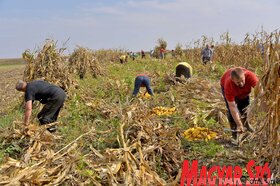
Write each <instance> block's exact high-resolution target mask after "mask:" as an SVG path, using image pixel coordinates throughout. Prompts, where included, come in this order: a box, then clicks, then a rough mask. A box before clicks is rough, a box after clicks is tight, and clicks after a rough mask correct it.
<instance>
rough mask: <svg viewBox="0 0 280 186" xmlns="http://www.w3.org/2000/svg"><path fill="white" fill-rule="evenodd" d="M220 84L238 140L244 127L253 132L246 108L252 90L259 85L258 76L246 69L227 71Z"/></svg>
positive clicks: (229, 118)
mask: <svg viewBox="0 0 280 186" xmlns="http://www.w3.org/2000/svg"><path fill="white" fill-rule="evenodd" d="M220 83H221V88H222V94H223V97H224V99H225V102H226V107H227V109H228V121H229V124H230V127H231V129H232V130H233V132H232V137H233V139H236V138H237V131H239V132H243V131H244V128H243V127H245V128H246V129H247V130H248V131H250V132H253V131H254V129H253V128H252V127H251V126H250V124H249V123H248V121H247V113H246V107H247V106H248V105H249V104H250V97H249V94H250V93H251V89H252V88H254V87H255V86H256V85H257V83H258V78H257V76H256V75H255V74H254V73H253V72H251V71H249V70H247V69H245V68H240V67H237V68H232V69H229V70H227V71H226V72H225V73H224V75H223V76H222V78H221V81H220Z"/></svg>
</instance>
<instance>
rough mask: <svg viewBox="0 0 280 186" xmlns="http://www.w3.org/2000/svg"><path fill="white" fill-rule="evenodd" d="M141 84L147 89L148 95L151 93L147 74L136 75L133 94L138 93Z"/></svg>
mask: <svg viewBox="0 0 280 186" xmlns="http://www.w3.org/2000/svg"><path fill="white" fill-rule="evenodd" d="M141 85H144V86H145V87H146V89H147V92H148V93H149V94H150V95H153V90H152V89H151V86H150V79H149V78H148V77H147V76H137V77H136V78H135V82H134V90H133V93H132V94H133V95H134V96H136V95H137V94H138V93H139V90H140V87H141Z"/></svg>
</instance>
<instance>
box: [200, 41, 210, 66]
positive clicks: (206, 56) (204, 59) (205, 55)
mask: <svg viewBox="0 0 280 186" xmlns="http://www.w3.org/2000/svg"><path fill="white" fill-rule="evenodd" d="M201 56H202V62H203V63H204V64H206V63H208V62H209V61H210V60H211V57H212V50H211V49H210V48H209V45H206V46H205V48H204V49H203V50H202V51H201Z"/></svg>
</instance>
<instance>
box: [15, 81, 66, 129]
mask: <svg viewBox="0 0 280 186" xmlns="http://www.w3.org/2000/svg"><path fill="white" fill-rule="evenodd" d="M16 89H17V90H18V91H21V92H25V113H24V123H25V125H28V124H29V122H30V117H31V113H32V103H33V101H35V100H37V101H40V103H42V104H44V107H43V109H42V110H41V111H40V113H39V114H38V116H37V117H38V119H39V121H40V124H41V125H45V124H49V123H53V122H55V121H56V120H57V117H58V114H59V111H60V109H61V107H62V106H63V103H64V101H65V98H66V94H65V92H64V90H62V89H61V88H60V87H58V86H55V85H52V84H50V83H48V82H46V81H42V80H35V81H32V82H29V83H27V82H25V81H21V80H19V81H18V83H17V85H16ZM48 131H50V132H55V131H56V126H52V127H49V128H48Z"/></svg>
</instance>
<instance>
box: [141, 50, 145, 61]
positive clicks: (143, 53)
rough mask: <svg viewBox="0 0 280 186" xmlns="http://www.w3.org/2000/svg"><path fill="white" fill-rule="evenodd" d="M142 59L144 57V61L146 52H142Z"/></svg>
mask: <svg viewBox="0 0 280 186" xmlns="http://www.w3.org/2000/svg"><path fill="white" fill-rule="evenodd" d="M141 57H142V59H144V58H145V52H144V50H141Z"/></svg>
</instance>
